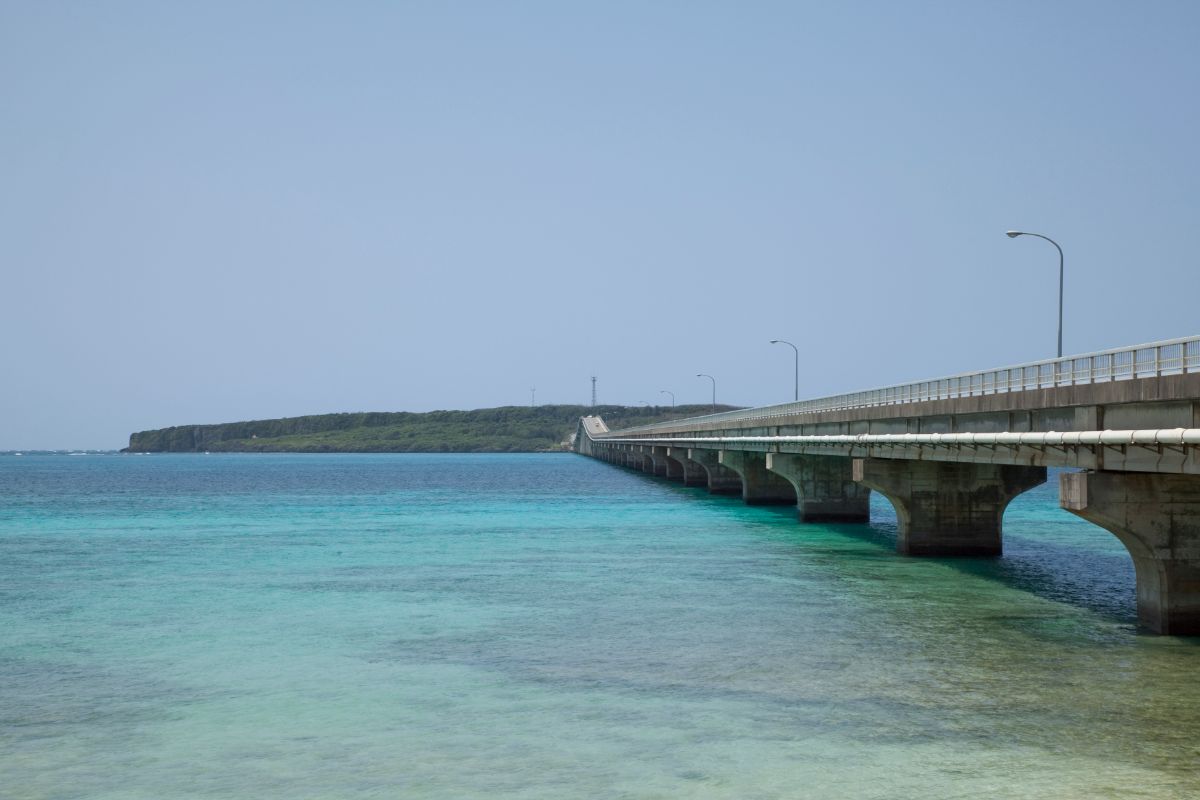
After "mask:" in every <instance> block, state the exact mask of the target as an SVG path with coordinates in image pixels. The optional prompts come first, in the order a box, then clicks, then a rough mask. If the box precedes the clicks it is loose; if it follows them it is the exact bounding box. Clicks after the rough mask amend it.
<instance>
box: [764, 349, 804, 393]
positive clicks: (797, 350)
mask: <svg viewBox="0 0 1200 800" xmlns="http://www.w3.org/2000/svg"><path fill="white" fill-rule="evenodd" d="M771 344H786V345H787V346H788V347H790V348H792V349H793V350H795V351H796V393H795V397H794V398H793V399H795V400H799V399H800V348H798V347H796V345H794V344H792V343H791V342H789V341H788V340H787V339H772V340H771Z"/></svg>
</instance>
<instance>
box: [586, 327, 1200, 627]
mask: <svg viewBox="0 0 1200 800" xmlns="http://www.w3.org/2000/svg"><path fill="white" fill-rule="evenodd" d="M574 447H575V450H576V451H577V452H579V453H582V454H584V455H588V456H592V457H594V458H598V459H602V460H604V461H607V462H610V463H613V464H617V465H621V466H625V467H630V468H633V469H636V470H641V471H643V472H646V473H648V474H653V475H658V476H662V477H664V478H667V479H670V480H677V481H681V482H683V483H684V484H685V485H688V486H702V487H706V488H707V489H708V491H710V492H712V493H716V494H734V495H740V496H741V497H742V499H743V500H744V501H745V502H747V503H771V504H788V505H792V504H794V505H795V506H796V508H797V514H798V516H799V518H800V519H801V520H802V521H829V522H842V523H866V522H868V521H869V507H868V502H869V499H870V493H871V491H876V492H879V493H880V494H882V495H883V496H885V497H886V498H887V499H888V500H889V501H891V503H892V505H893V506H894V507H895V509H896V516H897V519H898V521H899V535H898V538H897V549H898V550H899V552H900V553H902V554H905V555H909V556H998V555H1000V554H1001V551H1002V546H1003V539H1002V527H1003V526H1002V523H1003V515H1004V509H1005V508H1006V507H1007V506H1008V504H1009V502H1011V501H1012V499H1013V498H1014V497H1016V496H1018V495H1019V494H1021V493H1022V492H1025V491H1027V490H1029V489H1031V488H1033V487H1035V486H1038V485H1040V484H1042V483H1045V481H1046V469H1047V467H1066V468H1071V469H1073V470H1076V471H1071V472H1062V473H1060V475H1059V498H1060V500H1059V504H1060V506H1061V507H1062V508H1063V509H1065V510H1066V511H1068V512H1070V513H1072V514H1076V515H1078V516H1080V517H1082V518H1083V519H1086V520H1089V521H1091V522H1093V523H1095V524H1096V525H1099V526H1100V527H1102V528H1105V529H1106V530H1108V531H1110V532H1112V533H1113V534H1114V535H1115V536H1116V537H1117V538H1118V539H1119V540H1120V541H1121V542H1122V543H1123V544H1124V545H1125V547H1126V549H1127V550H1128V551H1129V554H1130V556H1132V558H1133V564H1134V572H1135V578H1136V582H1137V610H1138V619H1139V621H1140V623H1141V624H1143V625H1144V626H1146V627H1147V628H1149V629H1151V630H1153V631H1156V632H1158V633H1164V634H1174V635H1200V336H1197V337H1192V338H1187V339H1174V340H1171V341H1165V342H1154V343H1150V344H1143V345H1137V346H1133V347H1124V348H1117V349H1113V350H1105V351H1102V352H1096V353H1088V354H1085V355H1079V356H1070V357H1065V358H1059V359H1053V360H1048V361H1038V362H1033V363H1028V364H1020V365H1017V366H1012V367H1003V368H1000V369H990V370H985V371H983V372H974V373H964V374H960V375H952V376H949V377H946V378H938V379H934V380H928V381H919V382H916V383H909V384H904V385H900V386H889V387H885V388H882V389H873V390H870V391H864V392H855V393H853V394H844V395H838V396H835V397H826V398H820V399H816V400H805V401H800V402H795V403H784V404H780V405H773V406H764V407H761V408H751V409H743V410H739V411H728V412H723V413H718V414H709V415H705V416H700V417H691V418H687V419H677V420H671V421H669V422H663V423H658V424H654V425H642V426H638V427H634V428H627V429H624V430H616V431H612V430H609V429H608V427H607V426H606V425H605V424H604V421H603V420H602V419H600V418H599V417H594V416H593V417H584V418H583V419H581V420H580V422H579V427H578V430H577V432H576V435H575V443H574Z"/></svg>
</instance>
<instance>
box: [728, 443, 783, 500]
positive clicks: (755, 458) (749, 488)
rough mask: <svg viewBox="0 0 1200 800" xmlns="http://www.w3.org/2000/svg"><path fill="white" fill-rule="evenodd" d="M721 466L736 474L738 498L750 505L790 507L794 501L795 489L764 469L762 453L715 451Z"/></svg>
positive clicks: (779, 476)
mask: <svg viewBox="0 0 1200 800" xmlns="http://www.w3.org/2000/svg"><path fill="white" fill-rule="evenodd" d="M718 460H719V461H720V464H721V466H723V467H727V468H729V469H731V470H733V471H734V472H736V473H737V474H738V475H739V476H740V477H741V479H742V499H743V500H745V501H746V502H747V503H749V504H751V505H791V504H793V503H795V502H796V488H795V487H794V486H792V484H791V482H790V481H788V480H787V479H786V478H784V477H783V476H781V475H776V474H775V473H774V472H771V471H770V470H768V469H767V457H766V455H765V454H764V453H752V452H748V451H743V450H719V451H718Z"/></svg>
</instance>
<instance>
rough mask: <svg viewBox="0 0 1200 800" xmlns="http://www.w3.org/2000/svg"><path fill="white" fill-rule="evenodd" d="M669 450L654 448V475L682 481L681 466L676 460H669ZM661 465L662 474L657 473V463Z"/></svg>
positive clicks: (661, 447)
mask: <svg viewBox="0 0 1200 800" xmlns="http://www.w3.org/2000/svg"><path fill="white" fill-rule="evenodd" d="M668 449H669V448H667V447H663V446H661V445H660V446H656V447H655V448H654V451H653V457H654V474H655V475H663V476H665V477H667V478H668V479H670V480H673V481H681V480H683V465H682V464H680V463H679V462H678V461H677V460H676V459H674V458H671V456H670V454H669V453H668V452H667V451H668ZM660 462H661V464H662V469H663V471H662V472H659V463H660Z"/></svg>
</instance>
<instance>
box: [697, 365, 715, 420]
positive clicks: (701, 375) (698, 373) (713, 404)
mask: <svg viewBox="0 0 1200 800" xmlns="http://www.w3.org/2000/svg"><path fill="white" fill-rule="evenodd" d="M696 377H697V378H708V379H709V380H710V381H712V384H713V402H712V406H713V411H716V410H717V379H716V378H714V377H713V376H712V375H706V374H704V373H703V372H697V373H696Z"/></svg>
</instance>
